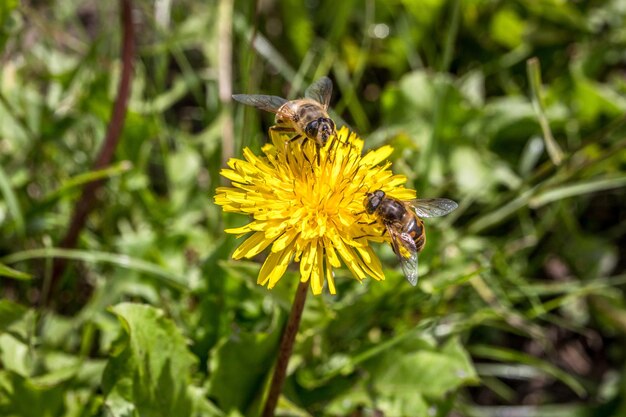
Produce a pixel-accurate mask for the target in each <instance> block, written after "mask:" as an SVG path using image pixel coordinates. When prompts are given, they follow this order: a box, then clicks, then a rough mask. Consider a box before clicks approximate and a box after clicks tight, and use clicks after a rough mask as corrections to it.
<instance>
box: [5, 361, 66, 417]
mask: <svg viewBox="0 0 626 417" xmlns="http://www.w3.org/2000/svg"><path fill="white" fill-rule="evenodd" d="M65 389H66V387H65V386H64V384H58V385H52V386H46V385H40V384H36V383H34V382H33V381H31V380H30V379H28V378H25V377H23V376H21V375H18V374H16V373H14V372H10V371H2V372H0V415H3V416H15V417H18V416H19V417H56V416H60V415H63V414H64V413H63V409H64V404H63V402H64V391H65Z"/></svg>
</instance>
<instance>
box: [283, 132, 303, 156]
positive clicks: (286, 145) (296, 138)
mask: <svg viewBox="0 0 626 417" xmlns="http://www.w3.org/2000/svg"><path fill="white" fill-rule="evenodd" d="M300 139H302V135H300V134H297V135H296V136H294V137H292V138H291V139H289V140H288V141H286V142H285V152H287V147H288V146H289V145H290V144H291V142H295V141H297V140H300Z"/></svg>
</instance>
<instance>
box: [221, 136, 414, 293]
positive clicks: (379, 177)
mask: <svg viewBox="0 0 626 417" xmlns="http://www.w3.org/2000/svg"><path fill="white" fill-rule="evenodd" d="M271 139H272V142H273V143H272V144H267V145H265V146H264V147H263V149H262V151H263V153H264V156H257V155H254V154H253V153H252V152H251V151H250V150H249V149H247V148H246V149H244V152H243V156H244V159H245V160H241V159H235V158H233V159H231V160H230V161H229V162H228V166H229V168H230V169H223V170H222V171H221V175H222V176H224V177H226V178H228V179H229V180H230V181H231V182H232V187H220V188H218V189H217V194H216V196H215V202H216V203H217V204H219V205H220V206H222V208H223V210H224V211H227V212H235V213H242V214H248V215H250V216H251V217H252V221H251V222H250V223H248V224H246V225H245V226H242V227H238V228H234V229H227V230H226V232H227V233H232V234H236V235H239V236H243V235H247V234H249V233H251V235H250V236H249V237H248V238H247V239H246V240H245V241H244V242H243V243H242V244H241V245H240V246H239V247H238V248H237V249H236V250H235V252H234V253H233V258H234V259H241V258H251V257H253V256H255V255H257V254H259V253H261V252H262V251H263V250H264V249H266V248H268V247H270V251H269V255H268V256H267V258H266V259H265V262H264V264H263V266H262V267H261V271H260V273H259V277H258V281H257V282H258V283H259V284H260V285H267V287H268V288H273V287H274V286H275V285H276V283H277V282H278V281H279V280H280V278H281V277H282V276H283V274H284V273H285V271H286V269H287V267H288V266H289V264H290V263H291V262H292V261H294V262H299V263H300V275H301V280H302V282H307V281H309V282H310V286H311V290H312V292H313V294H316V295H317V294H320V293H321V292H322V289H323V287H324V280H326V282H327V283H328V291H329V292H330V293H331V294H335V292H336V289H335V282H334V274H333V268H338V267H340V266H341V261H343V263H345V265H346V266H347V267H348V269H349V270H350V271H351V272H352V274H353V275H354V276H355V277H356V278H357V279H358V280H359V281H361V280H363V279H365V278H366V277H367V276H370V277H372V278H374V279H376V280H383V279H384V275H383V271H382V266H381V264H380V261H379V260H378V257H377V256H376V254H375V253H374V251H373V250H372V248H371V247H370V246H369V242H370V241H379V242H380V241H384V240H386V239H388V238H387V237H383V232H384V229H383V227H382V226H381V225H380V224H379V223H377V222H375V221H374V218H373V217H372V216H370V215H368V214H366V213H365V210H364V205H363V203H364V201H365V199H366V193H368V192H372V191H374V190H378V189H381V190H383V191H384V192H385V193H387V194H388V195H390V196H393V197H395V198H398V199H401V200H410V199H413V198H415V192H414V191H413V190H409V189H406V188H404V186H403V184H404V183H405V182H406V178H405V177H404V176H402V175H394V174H393V173H392V172H391V170H390V166H391V163H389V162H385V163H383V161H385V160H386V159H387V157H389V155H390V154H391V152H392V151H393V149H392V148H391V147H390V146H383V147H381V148H379V149H376V150H372V151H369V152H368V153H366V154H365V155H362V149H363V141H362V140H361V139H360V138H359V137H358V136H357V135H356V134H355V133H352V132H350V131H349V130H348V129H347V128H345V127H344V128H342V129H340V130H339V131H338V133H337V136H336V137H331V139H330V140H329V141H328V142H327V143H326V145H325V146H324V147H322V148H319V149H318V148H317V147H316V145H315V143H313V141H307V142H306V143H304V144H302V143H290V144H287V140H288V137H285V136H284V135H280V134H277V133H275V132H271Z"/></svg>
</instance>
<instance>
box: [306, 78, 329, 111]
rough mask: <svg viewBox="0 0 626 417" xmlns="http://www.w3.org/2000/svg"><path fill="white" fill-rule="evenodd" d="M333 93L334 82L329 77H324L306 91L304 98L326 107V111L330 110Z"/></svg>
mask: <svg viewBox="0 0 626 417" xmlns="http://www.w3.org/2000/svg"><path fill="white" fill-rule="evenodd" d="M332 93H333V82H332V81H331V80H330V78H328V77H322V78H320V79H319V80H317V81H315V82H314V83H313V84H311V85H310V86H309V88H307V89H306V91H305V92H304V96H305V97H306V98H310V99H313V100H315V101H317V102H318V103H320V104H322V105H323V106H324V110H328V106H329V105H330V96H331V95H332Z"/></svg>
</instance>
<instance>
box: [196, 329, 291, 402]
mask: <svg viewBox="0 0 626 417" xmlns="http://www.w3.org/2000/svg"><path fill="white" fill-rule="evenodd" d="M280 328H282V326H274V329H273V330H272V331H270V332H268V333H243V332H242V333H237V334H234V335H232V336H231V337H230V338H228V339H223V340H222V342H221V343H220V344H219V346H218V347H217V348H216V349H215V355H214V356H213V358H212V360H211V362H210V364H209V369H210V371H211V378H210V380H209V387H208V393H209V396H210V397H211V398H213V399H215V400H216V402H217V404H218V405H219V406H220V408H222V409H223V410H225V411H231V410H232V409H237V410H239V411H241V412H242V413H246V411H248V409H249V408H250V407H251V406H253V405H254V402H255V400H257V401H258V400H259V399H260V398H261V395H262V394H263V389H264V386H265V380H266V377H267V375H268V374H269V372H270V370H271V369H272V367H273V364H274V361H275V358H276V355H277V349H278V342H279V340H280V336H281V334H280V333H281V332H280V331H278V329H280ZM243 375H245V377H242V376H243Z"/></svg>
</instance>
